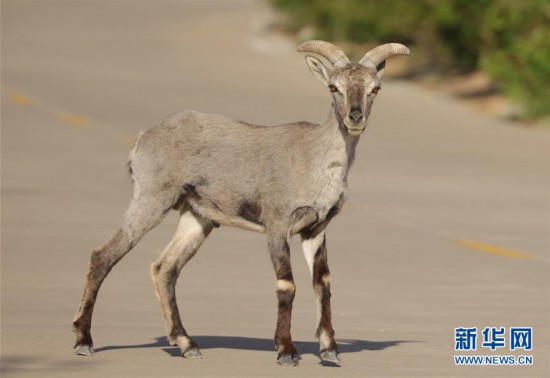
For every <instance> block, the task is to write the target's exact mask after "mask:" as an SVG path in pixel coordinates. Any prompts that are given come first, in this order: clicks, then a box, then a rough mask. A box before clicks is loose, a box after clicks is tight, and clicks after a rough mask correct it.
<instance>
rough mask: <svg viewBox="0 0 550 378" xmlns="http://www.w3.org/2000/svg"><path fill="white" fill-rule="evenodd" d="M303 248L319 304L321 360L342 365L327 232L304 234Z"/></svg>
mask: <svg viewBox="0 0 550 378" xmlns="http://www.w3.org/2000/svg"><path fill="white" fill-rule="evenodd" d="M301 236H302V248H303V250H304V254H305V257H306V260H307V263H308V266H309V270H310V272H311V275H312V277H313V290H314V292H315V300H316V302H317V321H318V323H317V331H316V332H315V336H316V337H317V340H318V341H319V345H320V350H319V354H320V357H321V360H323V361H327V362H333V363H340V354H339V352H338V346H337V345H336V341H335V340H334V329H333V328H332V319H331V310H330V271H329V268H328V261H327V248H326V242H325V232H324V231H321V232H320V233H318V234H317V235H311V234H308V233H302V235H301Z"/></svg>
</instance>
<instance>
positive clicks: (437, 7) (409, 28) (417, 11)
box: [272, 0, 550, 122]
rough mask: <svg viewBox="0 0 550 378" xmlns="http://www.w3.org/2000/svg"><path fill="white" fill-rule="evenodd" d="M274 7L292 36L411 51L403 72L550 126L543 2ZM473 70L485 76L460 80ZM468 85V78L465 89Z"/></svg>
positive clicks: (397, 1)
mask: <svg viewBox="0 0 550 378" xmlns="http://www.w3.org/2000/svg"><path fill="white" fill-rule="evenodd" d="M272 3H273V4H274V5H275V6H276V7H277V8H279V9H281V10H283V11H284V12H285V14H286V15H287V16H288V17H287V20H286V24H285V25H286V27H287V28H288V30H290V31H293V32H296V33H302V34H312V35H315V36H316V37H318V38H320V39H329V40H337V41H344V42H346V43H349V44H350V49H354V50H359V51H363V49H364V46H365V45H368V44H375V43H379V42H381V41H395V42H401V43H404V44H407V45H412V46H414V48H415V54H414V56H413V58H412V59H411V60H408V62H409V63H408V64H409V65H408V67H407V69H406V70H405V71H404V72H402V73H403V74H405V75H407V76H409V77H416V78H419V77H424V79H426V76H428V78H430V79H432V80H435V79H443V78H444V79H446V80H447V79H449V78H456V76H459V80H461V81H462V84H461V85H459V88H456V90H457V91H458V92H459V94H461V95H462V96H463V97H468V96H469V97H473V96H476V97H484V100H485V103H486V107H491V105H492V104H494V103H495V102H496V100H495V96H491V95H494V94H495V93H496V92H500V93H502V94H504V95H505V96H506V98H507V99H508V100H509V101H510V102H511V104H509V105H508V106H505V105H504V104H501V103H500V108H499V109H494V111H497V112H500V114H501V115H505V116H509V117H512V118H519V119H523V120H533V119H543V120H545V121H547V122H548V121H549V116H550V106H549V105H548V104H550V91H549V90H548V88H549V87H550V44H548V38H550V1H548V0H529V1H514V0H482V1H471V0H444V1H434V0H418V1H408V0H389V1H364V0H342V1H323V0H299V1H293V0H273V1H272ZM473 72H478V73H482V74H483V75H485V76H481V77H480V76H479V75H475V76H474V77H472V76H465V74H471V73H473ZM465 79H469V80H470V85H469V86H468V87H465V84H464V80H465ZM455 82H456V80H455ZM487 97H491V98H490V100H492V103H489V102H488V101H487V100H488V99H487ZM482 100H483V99H482ZM478 101H479V99H478ZM493 107H496V104H495V105H493Z"/></svg>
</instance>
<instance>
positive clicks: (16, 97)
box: [8, 93, 32, 106]
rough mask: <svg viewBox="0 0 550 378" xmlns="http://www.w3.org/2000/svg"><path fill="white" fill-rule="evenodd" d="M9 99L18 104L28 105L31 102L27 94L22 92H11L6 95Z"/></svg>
mask: <svg viewBox="0 0 550 378" xmlns="http://www.w3.org/2000/svg"><path fill="white" fill-rule="evenodd" d="M8 98H9V100H10V101H11V102H13V103H14V104H16V105H19V106H29V105H31V104H32V101H31V99H30V98H29V96H27V95H24V94H23V93H12V94H10V95H9V96H8Z"/></svg>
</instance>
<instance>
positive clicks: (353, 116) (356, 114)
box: [348, 110, 363, 123]
mask: <svg viewBox="0 0 550 378" xmlns="http://www.w3.org/2000/svg"><path fill="white" fill-rule="evenodd" d="M348 117H349V118H350V119H351V120H353V122H355V123H357V122H359V121H361V120H362V119H363V113H361V112H360V111H359V110H354V111H353V112H351V113H350V114H349V116H348Z"/></svg>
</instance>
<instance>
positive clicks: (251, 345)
mask: <svg viewBox="0 0 550 378" xmlns="http://www.w3.org/2000/svg"><path fill="white" fill-rule="evenodd" d="M193 340H194V341H195V342H196V343H197V344H198V345H199V348H201V349H202V350H206V349H216V348H222V349H240V350H252V351H269V352H271V351H274V350H275V346H274V344H273V340H272V339H261V338H255V337H241V336H211V335H203V336H193ZM336 342H337V343H338V349H339V350H340V352H341V353H357V352H362V351H366V350H384V349H386V348H391V347H395V346H398V345H400V344H402V343H410V342H417V341H412V340H395V341H368V340H355V339H337V340H336ZM294 344H295V345H296V348H297V349H298V350H299V351H300V354H301V355H305V354H313V355H317V354H319V343H317V342H314V341H295V342H294ZM138 348H161V349H162V350H163V351H164V352H166V353H168V354H169V355H171V356H172V357H181V351H180V349H179V348H178V347H173V346H171V345H170V344H168V341H167V340H166V337H164V336H161V337H156V338H155V341H154V342H152V343H147V344H137V345H108V346H104V347H100V348H96V349H95V352H96V353H101V352H106V351H108V350H116V349H138Z"/></svg>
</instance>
